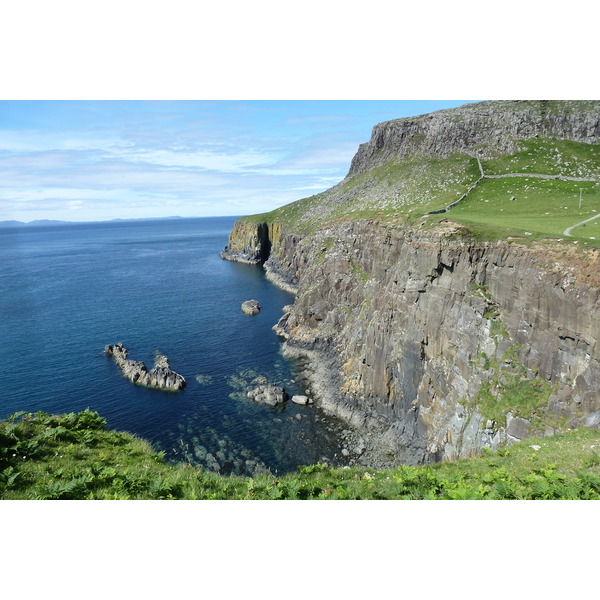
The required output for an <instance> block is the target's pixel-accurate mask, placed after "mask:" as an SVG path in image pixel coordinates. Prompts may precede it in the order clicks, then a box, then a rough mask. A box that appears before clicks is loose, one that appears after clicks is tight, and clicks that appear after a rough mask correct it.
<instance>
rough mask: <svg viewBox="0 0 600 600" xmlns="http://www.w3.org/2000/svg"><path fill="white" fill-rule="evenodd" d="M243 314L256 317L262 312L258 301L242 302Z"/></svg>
mask: <svg viewBox="0 0 600 600" xmlns="http://www.w3.org/2000/svg"><path fill="white" fill-rule="evenodd" d="M242 312H243V313H244V314H245V315H256V314H258V313H259V312H260V304H259V303H258V300H246V301H245V302H242Z"/></svg>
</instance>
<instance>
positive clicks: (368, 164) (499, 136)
mask: <svg viewBox="0 0 600 600" xmlns="http://www.w3.org/2000/svg"><path fill="white" fill-rule="evenodd" d="M581 109H583V110H581ZM535 136H547V137H553V138H558V139H567V140H573V141H578V142H584V143H596V142H597V140H598V136H600V102H598V101H589V102H578V103H573V102H569V101H564V102H561V101H553V102H552V103H545V102H544V101H529V102H528V101H510V100H506V101H495V102H478V103H474V104H465V105H463V106H461V107H458V108H450V109H447V110H439V111H436V112H433V113H430V114H427V115H422V116H419V117H409V118H405V119H396V120H394V121H386V122H384V123H379V124H378V125H375V127H373V132H372V135H371V139H370V141H369V142H367V143H365V144H361V145H360V146H359V148H358V152H357V153H356V155H355V156H354V158H353V159H352V164H351V166H350V171H349V173H348V175H356V174H358V173H364V172H365V171H368V170H369V169H372V168H373V167H377V166H379V165H382V164H384V163H385V162H387V161H388V160H390V159H392V158H394V159H401V158H403V157H405V156H409V155H415V154H416V155H418V154H425V155H428V156H432V157H446V156H449V155H450V154H452V153H453V152H463V151H465V150H467V151H468V150H470V149H477V151H478V152H480V153H482V155H486V154H493V153H497V152H500V153H507V154H509V153H512V152H514V151H515V149H516V147H517V142H518V140H526V139H530V138H532V137H535Z"/></svg>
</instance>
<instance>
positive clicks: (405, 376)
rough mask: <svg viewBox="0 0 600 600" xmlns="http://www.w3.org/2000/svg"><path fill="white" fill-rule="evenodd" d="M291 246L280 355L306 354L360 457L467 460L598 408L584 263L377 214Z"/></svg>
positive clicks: (599, 386) (594, 294)
mask: <svg viewBox="0 0 600 600" xmlns="http://www.w3.org/2000/svg"><path fill="white" fill-rule="evenodd" d="M298 251H300V252H306V253H307V254H308V260H307V262H306V266H305V269H304V271H303V273H302V277H301V283H300V288H299V293H298V297H297V299H296V302H295V303H294V305H293V307H292V308H291V310H290V311H289V312H288V313H287V314H286V315H284V317H283V318H282V319H281V321H280V323H279V325H278V331H279V333H280V334H282V335H284V336H285V337H286V338H287V341H286V353H287V354H288V356H292V357H302V356H304V357H307V358H309V359H310V362H311V363H312V366H311V367H310V375H309V378H310V379H311V382H312V386H313V387H314V388H316V390H315V391H317V392H318V395H319V398H320V399H321V402H322V403H323V405H324V406H325V407H326V408H327V409H328V410H330V411H333V412H335V413H337V414H338V415H340V416H341V417H343V418H345V419H346V420H347V421H349V422H350V423H353V424H354V425H355V426H356V427H357V428H358V429H359V430H360V431H362V432H363V437H364V438H365V440H366V441H367V446H368V450H369V452H367V455H366V456H365V460H367V462H373V461H375V463H376V464H382V463H385V462H386V456H387V457H389V459H390V460H391V461H392V462H395V461H401V462H406V463H417V462H425V461H430V460H439V459H442V458H455V457H460V456H465V455H469V454H471V453H474V452H477V451H478V450H479V449H481V448H482V447H484V446H491V447H496V446H498V444H500V442H504V441H508V442H511V441H515V440H518V439H523V438H525V437H528V436H531V435H534V434H549V433H553V432H554V431H555V430H556V429H558V428H560V427H564V426H566V425H567V423H568V422H569V421H571V420H572V419H577V418H579V423H580V424H585V422H586V419H587V420H588V421H590V419H591V421H593V420H594V417H593V416H592V417H590V415H593V414H594V413H597V411H600V352H599V350H598V346H597V344H596V340H597V339H598V336H599V335H600V322H599V321H598V319H597V318H596V315H597V314H598V311H599V309H600V287H599V285H598V277H597V275H593V276H589V275H588V274H587V273H591V272H593V271H590V270H589V269H587V270H586V269H583V267H582V269H580V266H573V267H571V268H570V269H564V267H562V266H561V265H560V264H559V263H556V262H553V260H552V259H550V255H549V254H548V251H547V250H546V251H537V250H530V249H527V248H524V247H518V246H510V245H507V244H500V243H498V244H471V243H463V242H460V241H457V240H454V239H452V237H451V236H449V234H448V230H446V231H439V232H433V233H428V234H427V235H418V234H415V233H414V232H410V231H405V232H399V231H398V230H397V229H395V228H394V227H390V226H386V225H383V224H378V223H376V222H353V223H346V224H344V225H341V226H339V227H336V228H330V229H326V230H323V231H320V232H319V235H318V236H317V237H316V238H315V239H314V240H313V242H312V244H311V246H310V248H308V247H304V248H303V247H302V245H300V246H299V247H298ZM590 260H592V261H593V263H594V264H595V265H597V264H598V255H597V253H594V254H593V256H591V257H590ZM591 421H590V422H591Z"/></svg>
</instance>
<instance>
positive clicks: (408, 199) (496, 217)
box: [244, 138, 600, 247]
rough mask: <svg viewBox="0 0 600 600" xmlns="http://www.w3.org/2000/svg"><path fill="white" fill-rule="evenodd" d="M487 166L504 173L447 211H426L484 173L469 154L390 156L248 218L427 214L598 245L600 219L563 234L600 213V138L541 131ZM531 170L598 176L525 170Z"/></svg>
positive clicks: (305, 223) (497, 235) (476, 228)
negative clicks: (588, 139)
mask: <svg viewBox="0 0 600 600" xmlns="http://www.w3.org/2000/svg"><path fill="white" fill-rule="evenodd" d="M482 166H483V169H484V172H485V174H486V175H502V176H503V178H502V179H483V180H482V181H481V182H480V184H479V185H478V186H477V187H476V188H475V189H474V190H473V191H472V192H471V193H470V194H469V195H468V196H467V198H466V200H465V201H463V202H461V203H460V204H459V205H457V206H456V207H454V208H452V209H451V210H450V211H449V212H447V213H443V217H441V216H440V215H428V216H425V215H427V213H428V212H431V211H435V210H439V209H443V208H445V207H447V206H448V205H450V204H452V203H453V202H455V201H456V200H457V199H458V198H460V197H461V196H462V195H463V194H464V193H465V192H467V190H468V189H469V188H470V187H471V186H472V185H473V184H474V183H475V182H476V181H477V180H478V179H479V178H480V176H481V173H480V170H479V166H478V164H477V160H476V159H475V158H473V157H472V156H470V155H466V154H454V155H452V156H449V157H447V158H428V157H425V156H413V157H409V158H406V159H403V160H401V161H395V160H391V161H389V162H388V163H386V164H384V165H382V166H379V167H376V168H374V169H371V170H370V171H368V172H366V173H361V174H359V175H355V176H353V177H349V178H346V179H345V180H344V181H342V182H341V183H340V184H338V185H337V186H335V187H333V188H331V189H330V190H328V191H326V192H323V193H321V194H317V195H315V196H311V197H309V198H304V199H302V200H298V201H297V202H293V203H291V204H288V205H286V206H283V207H281V208H278V209H276V210H274V211H272V212H270V213H263V214H260V215H253V216H251V217H245V218H244V220H246V221H249V222H274V221H278V222H281V223H284V224H286V225H288V226H289V227H291V228H292V229H295V230H297V231H301V232H304V233H308V234H310V233H311V232H314V231H315V230H316V229H317V228H318V227H320V226H323V225H326V224H327V223H330V222H333V221H338V220H343V219H358V218H374V219H379V220H384V221H385V220H394V221H396V222H401V223H408V224H416V223H417V222H419V221H420V220H423V219H424V223H425V224H426V225H427V226H433V225H434V224H435V223H437V222H438V221H439V220H440V219H441V218H448V219H451V220H452V221H456V222H457V223H460V224H463V225H465V226H466V227H467V230H468V233H469V234H471V235H472V237H474V238H476V239H479V240H500V239H507V238H510V237H519V238H524V239H542V238H553V239H556V240H557V241H558V240H559V239H560V238H564V239H563V243H573V242H577V243H578V244H580V245H582V246H586V247H598V246H600V219H599V220H598V221H593V222H591V223H589V224H586V225H582V226H580V227H578V228H576V229H574V230H573V232H572V236H571V237H565V236H564V235H563V232H564V231H565V229H567V228H568V227H570V226H572V225H575V224H576V223H578V222H580V221H582V220H584V219H586V218H589V217H592V216H594V215H596V214H600V183H598V182H600V145H597V144H584V143H579V142H572V141H568V140H556V139H549V138H535V139H531V140H526V141H521V142H519V144H518V150H517V152H515V153H513V154H511V155H498V156H488V157H486V158H484V159H482ZM532 173H533V174H541V175H549V176H563V177H581V178H590V179H595V180H596V182H594V181H563V180H559V179H540V178H534V177H525V176H524V175H528V174H532ZM511 174H519V175H522V176H519V177H510V175H511ZM580 191H581V195H582V207H581V210H580V208H579V196H580ZM513 198H514V199H513Z"/></svg>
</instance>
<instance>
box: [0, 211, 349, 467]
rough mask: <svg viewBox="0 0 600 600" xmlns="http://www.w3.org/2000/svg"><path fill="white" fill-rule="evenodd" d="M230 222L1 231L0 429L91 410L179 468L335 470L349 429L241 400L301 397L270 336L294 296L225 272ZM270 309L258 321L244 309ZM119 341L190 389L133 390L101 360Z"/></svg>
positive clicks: (313, 410)
mask: <svg viewBox="0 0 600 600" xmlns="http://www.w3.org/2000/svg"><path fill="white" fill-rule="evenodd" d="M234 221H235V218H234V217H216V218H204V219H175V220H157V221H131V222H107V223H79V224H65V225H53V226H46V227H15V228H6V229H2V230H0V256H1V257H2V260H1V263H0V340H1V343H0V365H1V367H0V368H1V375H0V418H5V417H6V416H8V415H10V414H12V413H14V412H17V411H28V412H29V411H30V412H35V411H39V410H41V411H46V412H50V413H65V412H71V411H80V410H83V409H85V408H87V407H89V408H91V409H92V410H95V411H98V412H99V413H100V414H101V415H102V416H103V417H105V418H106V419H107V421H108V425H109V426H110V427H111V428H114V429H118V430H125V431H129V432H131V433H135V434H137V435H139V436H141V437H144V438H146V439H147V440H149V441H150V442H151V443H152V444H153V445H154V446H155V447H156V448H157V449H159V450H163V451H164V452H165V453H166V456H167V458H168V459H170V460H174V461H187V462H190V463H192V464H194V465H198V466H202V467H204V468H207V469H212V470H215V471H218V472H221V473H224V474H229V473H237V474H253V473H256V472H259V471H260V470H261V469H265V468H268V469H270V470H272V471H273V472H280V473H281V472H286V471H290V470H293V469H295V468H296V467H297V466H298V465H302V464H311V463H315V462H317V461H319V460H322V459H323V458H327V459H329V462H330V463H332V464H336V460H335V457H334V454H335V449H336V447H337V439H336V436H337V433H338V432H339V424H338V423H337V422H335V420H333V419H331V418H329V417H326V416H324V415H322V414H319V411H318V408H317V407H316V406H306V407H305V406H299V405H296V404H293V403H291V402H287V403H286V404H285V405H284V406H283V408H277V409H273V408H270V407H267V406H264V405H259V404H256V403H254V402H252V401H250V400H248V399H247V398H245V393H244V386H247V385H249V384H250V382H251V381H252V379H254V378H256V377H258V376H263V377H266V378H267V379H269V381H272V382H274V383H278V384H282V385H284V386H285V387H286V389H287V390H288V392H289V393H290V394H294V393H302V391H303V389H302V381H301V378H300V377H299V373H298V370H297V365H295V364H294V363H293V362H290V361H288V360H286V359H285V358H283V356H282V355H281V341H280V340H279V338H277V336H276V335H275V333H274V332H273V331H272V329H271V327H272V326H273V325H274V324H275V323H276V322H277V320H278V319H279V317H280V316H281V314H282V313H281V309H282V307H283V306H284V305H286V304H290V303H291V302H292V301H293V297H292V296H291V295H290V294H288V293H286V292H284V291H282V290H280V289H279V288H277V287H276V286H274V285H273V284H271V283H270V282H269V281H268V280H267V279H266V277H265V274H264V271H263V269H262V268H260V267H253V266H248V265H243V264H239V263H232V262H228V261H224V260H222V259H221V258H220V257H219V251H220V250H222V248H223V247H224V246H225V244H226V243H227V236H228V234H229V232H230V231H231V228H232V226H233V223H234ZM251 298H254V299H256V300H258V301H259V302H260V304H261V312H260V313H259V314H258V315H256V316H253V317H248V316H246V315H244V314H243V313H242V312H241V309H240V305H241V303H242V302H243V301H244V300H248V299H251ZM118 341H121V342H123V344H124V345H125V347H126V348H127V349H128V350H129V358H131V359H134V360H143V361H145V362H146V364H147V365H148V367H149V368H151V366H152V365H153V359H154V356H155V354H156V352H161V353H163V354H166V355H167V356H168V358H169V361H170V364H171V368H172V369H173V370H175V371H177V372H178V373H181V374H182V375H183V376H184V377H185V378H186V380H187V387H186V388H185V390H183V391H182V392H178V393H168V392H162V391H159V390H152V389H147V388H144V387H140V386H135V385H133V384H131V383H130V382H129V381H128V380H126V379H125V378H124V377H123V376H122V375H121V373H120V371H119V369H118V368H117V366H116V365H115V363H114V362H113V361H112V359H110V358H108V357H107V356H105V354H104V346H105V345H106V344H113V343H115V342H118Z"/></svg>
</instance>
